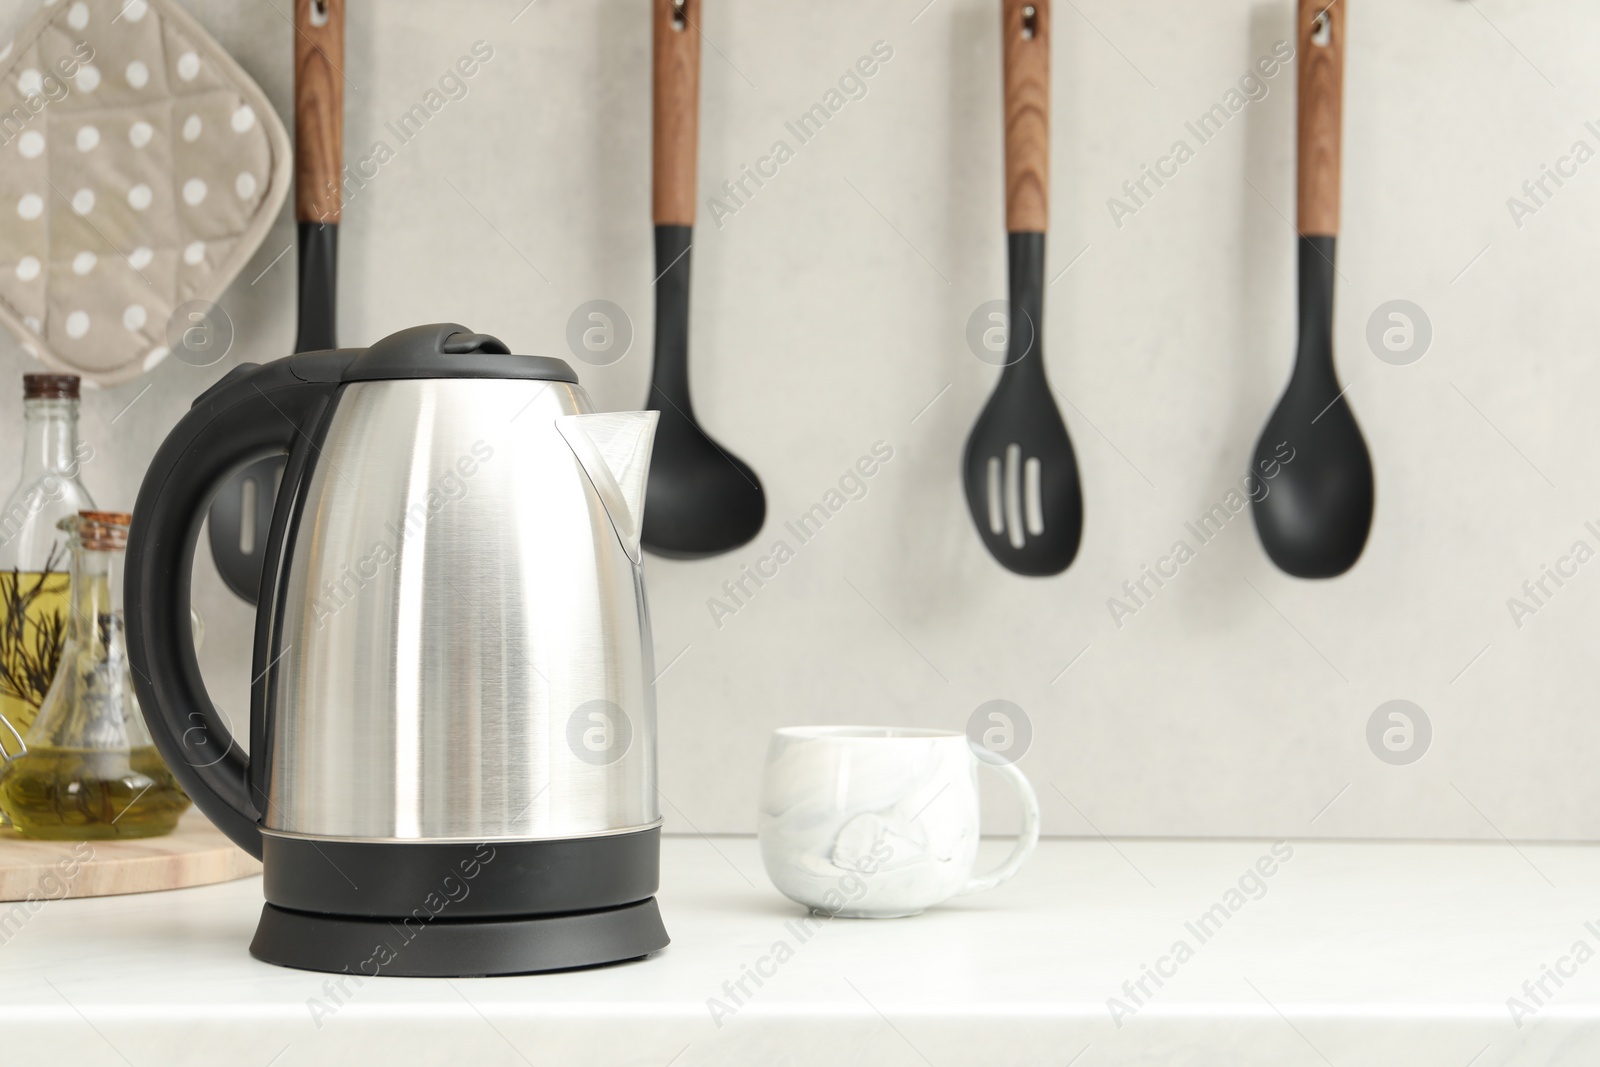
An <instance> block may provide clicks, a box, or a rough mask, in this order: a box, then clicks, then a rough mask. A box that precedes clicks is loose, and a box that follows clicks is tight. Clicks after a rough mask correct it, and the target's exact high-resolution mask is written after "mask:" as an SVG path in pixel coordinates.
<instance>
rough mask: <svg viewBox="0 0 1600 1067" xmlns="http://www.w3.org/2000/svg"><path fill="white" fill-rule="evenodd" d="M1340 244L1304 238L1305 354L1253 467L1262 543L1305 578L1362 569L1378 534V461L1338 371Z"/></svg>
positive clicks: (1283, 566)
mask: <svg viewBox="0 0 1600 1067" xmlns="http://www.w3.org/2000/svg"><path fill="white" fill-rule="evenodd" d="M1334 243H1335V242H1334V238H1332V237H1302V238H1301V239H1300V348H1299V351H1298V353H1297V354H1296V356H1295V368H1294V374H1293V376H1292V377H1291V378H1290V379H1289V386H1288V388H1287V389H1285V390H1284V393H1283V398H1282V399H1281V400H1279V401H1278V406H1277V407H1276V408H1275V409H1273V412H1272V416H1271V417H1270V418H1269V419H1268V420H1267V425H1266V429H1264V430H1263V431H1262V433H1261V439H1260V441H1259V442H1258V443H1257V444H1256V450H1255V456H1254V458H1253V460H1252V462H1251V474H1252V475H1254V476H1255V478H1256V479H1258V481H1257V483H1256V485H1257V487H1258V488H1257V490H1256V493H1255V495H1254V496H1253V497H1252V502H1253V507H1252V509H1251V510H1252V512H1253V514H1254V515H1255V522H1256V532H1257V533H1258V534H1260V536H1261V546H1262V547H1263V548H1264V549H1266V552H1267V555H1268V556H1269V557H1270V558H1271V559H1272V562H1273V563H1275V564H1277V565H1278V567H1279V568H1280V569H1281V570H1283V571H1284V572H1285V573H1288V574H1292V575H1294V576H1295V577H1296V578H1333V577H1336V576H1338V575H1340V574H1343V573H1344V572H1345V571H1347V570H1349V569H1350V568H1351V567H1353V566H1355V563H1356V560H1357V559H1359V558H1360V556H1361V551H1362V549H1363V548H1364V547H1365V546H1366V543H1367V534H1368V531H1369V530H1370V529H1371V527H1372V508H1373V500H1374V497H1375V491H1374V487H1373V476H1372V456H1371V454H1370V453H1369V452H1368V451H1367V442H1366V440H1365V439H1364V438H1363V437H1362V436H1361V428H1360V427H1359V426H1358V425H1357V424H1356V419H1355V415H1354V413H1353V412H1352V411H1351V409H1350V398H1349V397H1348V396H1343V395H1341V390H1340V388H1339V381H1338V378H1337V376H1336V375H1335V374H1334V369H1333V330H1332V322H1333V278H1334V269H1333V255H1334ZM1263 494H1264V495H1263Z"/></svg>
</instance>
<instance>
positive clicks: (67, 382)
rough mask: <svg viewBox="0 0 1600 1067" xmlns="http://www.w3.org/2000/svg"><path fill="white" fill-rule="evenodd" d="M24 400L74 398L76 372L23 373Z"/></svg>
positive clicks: (75, 397)
mask: <svg viewBox="0 0 1600 1067" xmlns="http://www.w3.org/2000/svg"><path fill="white" fill-rule="evenodd" d="M22 399H24V400H76V399H78V376H77V375H76V374H24V375H23V376H22Z"/></svg>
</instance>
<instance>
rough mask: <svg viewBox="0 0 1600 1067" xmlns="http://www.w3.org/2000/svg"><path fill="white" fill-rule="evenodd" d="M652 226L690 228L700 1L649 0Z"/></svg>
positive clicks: (696, 143)
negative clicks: (652, 27)
mask: <svg viewBox="0 0 1600 1067" xmlns="http://www.w3.org/2000/svg"><path fill="white" fill-rule="evenodd" d="M651 3H652V7H653V18H654V21H655V31H654V42H655V43H654V52H655V54H654V68H653V70H654V73H653V77H654V126H653V128H652V137H653V140H652V146H653V147H652V151H653V166H654V174H655V192H654V203H653V207H652V210H653V213H654V216H655V222H656V225H657V226H693V225H694V196H695V184H694V183H695V154H696V151H697V149H698V147H699V143H700V142H699V133H700V0H651Z"/></svg>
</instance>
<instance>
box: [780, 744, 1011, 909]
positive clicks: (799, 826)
mask: <svg viewBox="0 0 1600 1067" xmlns="http://www.w3.org/2000/svg"><path fill="white" fill-rule="evenodd" d="M980 762H982V763H984V764H987V765H988V766H990V767H992V768H993V769H994V770H996V771H998V772H1000V774H1001V775H1003V776H1004V777H1005V779H1006V780H1007V781H1008V782H1010V783H1011V786H1012V788H1013V789H1015V790H1016V791H1017V797H1018V799H1019V800H1021V802H1022V833H1021V834H1020V835H1019V836H1018V839H1017V844H1016V847H1015V848H1013V849H1012V850H1011V855H1010V856H1008V857H1007V858H1006V861H1005V862H1004V863H1002V864H1001V865H1000V866H999V867H997V868H995V869H994V870H992V871H990V872H988V873H987V874H983V875H978V876H976V877H974V876H973V873H972V868H973V864H974V862H975V861H976V859H977V856H978V764H979V763H980ZM758 827H759V833H760V836H761V860H762V862H763V863H764V864H765V865H766V868H767V875H768V877H770V878H771V879H772V882H773V884H774V885H776V886H777V887H778V889H779V890H780V891H781V892H782V893H783V895H784V896H786V897H789V898H790V899H791V900H795V901H798V902H799V903H801V904H804V905H806V906H807V907H809V908H811V909H812V910H813V911H816V912H820V913H822V914H826V915H830V916H845V917H850V918H870V919H890V918H898V917H900V916H904V915H915V914H917V913H918V912H920V911H922V910H923V909H924V908H928V907H931V906H932V905H934V904H938V903H940V902H941V901H945V900H948V899H950V898H951V897H954V896H960V895H961V894H963V893H976V892H979V891H981V890H984V889H993V888H994V887H995V886H997V885H999V884H1000V883H1001V882H1004V881H1005V880H1006V879H1008V878H1010V877H1011V876H1012V875H1014V874H1016V873H1017V871H1018V870H1020V869H1021V867H1022V865H1023V864H1024V863H1025V862H1027V859H1028V857H1029V856H1031V855H1032V854H1033V849H1034V846H1035V845H1037V844H1038V843H1039V798H1038V797H1037V796H1035V795H1034V792H1033V786H1031V785H1030V784H1028V779H1027V778H1026V777H1025V776H1024V775H1023V773H1022V772H1021V771H1020V770H1018V769H1017V768H1016V767H1015V766H1013V765H1012V764H1010V763H1001V762H996V761H993V760H990V759H982V760H980V759H979V758H978V756H977V755H976V754H975V753H974V752H973V749H972V748H971V746H970V745H969V744H968V741H967V737H966V735H965V734H961V733H956V732H954V731H947V730H914V729H904V728H901V727H882V726H791V727H787V728H785V729H782V730H778V731H776V732H775V733H774V734H773V735H772V743H771V744H770V745H769V746H768V749H767V764H766V773H765V775H764V777H763V780H762V784H761V817H760V821H759V824H758Z"/></svg>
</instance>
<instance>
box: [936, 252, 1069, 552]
mask: <svg viewBox="0 0 1600 1067" xmlns="http://www.w3.org/2000/svg"><path fill="white" fill-rule="evenodd" d="M1010 266H1011V315H1012V323H1011V329H1010V330H1009V331H1008V333H1007V337H1006V343H1007V354H1006V355H1007V360H1008V363H1007V366H1006V368H1005V370H1003V371H1002V372H1001V373H1000V381H999V383H998V384H997V385H996V386H995V388H994V394H993V395H992V396H990V397H989V402H988V403H987V404H985V405H984V408H983V412H982V413H981V414H980V415H979V416H978V421H977V423H976V424H975V425H974V426H973V427H972V435H971V436H970V437H968V438H967V449H966V454H965V456H964V457H963V460H962V483H963V484H964V486H965V487H966V491H967V508H968V510H970V511H971V512H972V521H973V523H974V524H975V525H976V526H977V527H978V536H979V537H981V538H982V539H983V543H984V545H985V546H987V547H988V549H989V552H990V554H991V555H993V556H994V558H995V559H996V560H998V561H999V562H1000V564H1001V565H1002V566H1004V567H1005V568H1006V569H1007V570H1010V571H1015V572H1016V573H1017V574H1026V575H1030V576H1032V577H1044V576H1047V575H1051V574H1060V573H1061V572H1062V571H1064V570H1066V569H1067V567H1068V566H1070V565H1071V563H1072V561H1073V559H1074V558H1075V557H1076V556H1077V554H1078V544H1079V542H1080V541H1081V540H1082V539H1083V493H1082V491H1081V489H1080V488H1079V485H1078V460H1077V456H1076V455H1075V454H1074V453H1073V450H1072V439H1071V438H1070V437H1068V436H1067V426H1066V423H1064V422H1062V421H1061V412H1060V411H1058V410H1057V409H1056V404H1055V400H1054V398H1053V397H1052V396H1051V393H1050V383H1049V380H1048V379H1047V378H1046V377H1045V371H1044V348H1043V345H1042V343H1041V339H1040V338H1041V329H1040V327H1041V325H1042V321H1043V317H1044V316H1043V310H1044V292H1043V278H1044V234H1042V233H1014V234H1011V235H1010Z"/></svg>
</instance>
